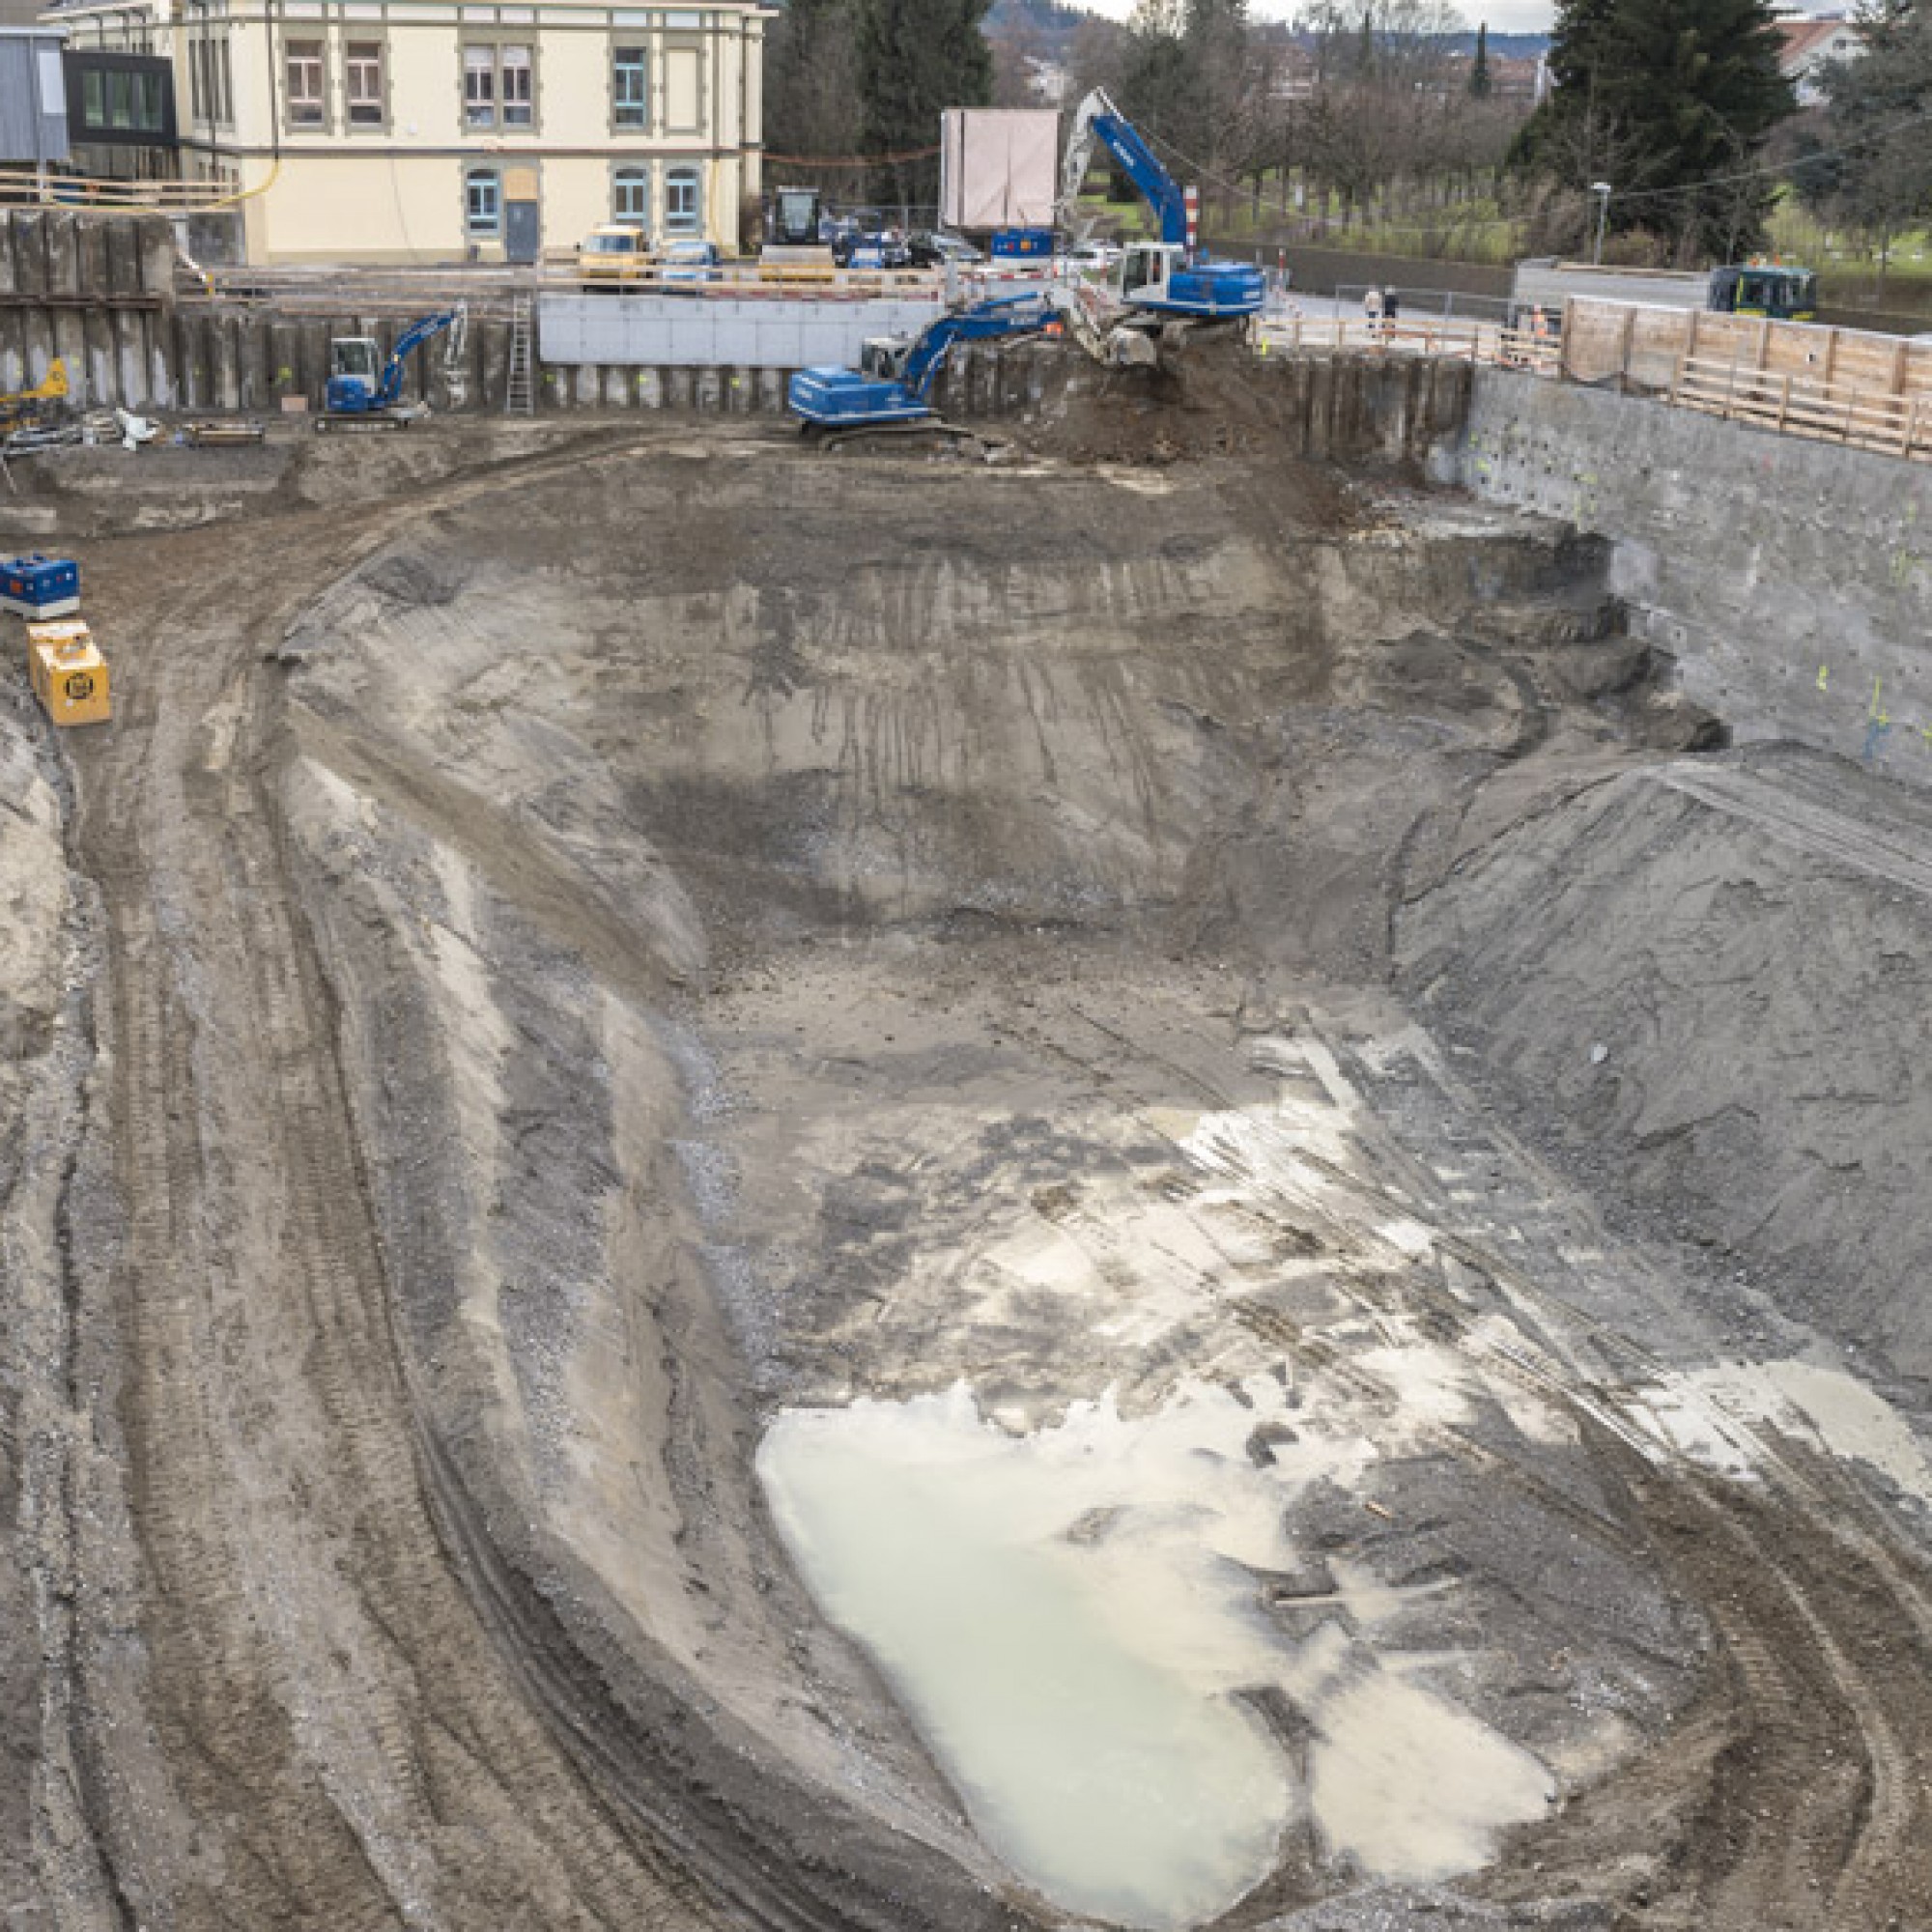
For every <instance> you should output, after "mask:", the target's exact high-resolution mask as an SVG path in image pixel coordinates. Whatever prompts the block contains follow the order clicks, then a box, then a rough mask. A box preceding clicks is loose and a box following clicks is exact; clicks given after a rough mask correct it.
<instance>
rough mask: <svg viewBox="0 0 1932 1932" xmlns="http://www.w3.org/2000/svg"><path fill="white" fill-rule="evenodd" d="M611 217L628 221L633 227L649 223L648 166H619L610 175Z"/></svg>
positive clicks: (648, 224)
mask: <svg viewBox="0 0 1932 1932" xmlns="http://www.w3.org/2000/svg"><path fill="white" fill-rule="evenodd" d="M611 220H612V221H628V222H629V223H630V224H631V226H632V227H634V228H648V227H649V226H650V225H651V171H650V169H649V168H619V169H618V170H617V172H616V173H615V174H614V175H612V176H611Z"/></svg>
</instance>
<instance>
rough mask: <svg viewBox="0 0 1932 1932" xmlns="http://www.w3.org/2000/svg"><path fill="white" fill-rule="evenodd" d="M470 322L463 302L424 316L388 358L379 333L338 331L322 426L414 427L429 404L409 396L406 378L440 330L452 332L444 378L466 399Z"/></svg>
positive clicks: (319, 425) (453, 391)
mask: <svg viewBox="0 0 1932 1932" xmlns="http://www.w3.org/2000/svg"><path fill="white" fill-rule="evenodd" d="M468 331H469V309H468V308H467V307H466V306H465V305H464V304H463V303H462V302H458V303H457V305H456V306H455V307H454V308H446V309H442V310H440V311H439V312H438V313H437V314H435V315H426V316H422V317H420V318H419V319H418V320H416V321H415V322H412V323H411V324H410V326H409V327H407V328H406V329H404V330H403V332H402V334H400V335H399V336H397V338H396V346H395V347H394V348H393V349H392V350H391V351H390V352H389V357H388V360H387V361H386V362H384V360H383V359H382V352H381V351H380V350H379V349H378V348H377V347H376V342H375V338H374V337H373V336H368V335H338V336H337V337H336V338H335V339H334V340H333V341H332V342H331V343H330V344H329V345H328V387H327V392H326V406H325V408H324V410H323V412H322V414H321V415H319V416H317V417H316V419H315V426H316V428H317V429H319V430H326V429H408V428H409V426H410V425H411V423H412V422H414V421H415V420H416V418H417V417H418V416H425V415H427V414H428V413H429V405H428V404H427V403H405V402H404V401H403V379H404V377H405V375H407V373H408V371H409V361H410V357H411V356H412V355H414V354H415V352H416V351H417V350H418V349H420V348H421V347H422V346H423V344H424V343H426V342H433V341H435V339H436V338H437V337H438V336H439V335H444V334H446V335H447V336H448V337H449V341H448V343H447V344H446V345H445V346H444V349H443V355H442V380H443V382H444V384H446V385H447V386H448V388H449V390H450V392H451V395H452V397H453V398H454V399H455V400H456V401H458V402H461V400H462V396H463V344H464V339H465V337H466V335H467V334H468Z"/></svg>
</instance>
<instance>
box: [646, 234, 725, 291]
mask: <svg viewBox="0 0 1932 1932" xmlns="http://www.w3.org/2000/svg"><path fill="white" fill-rule="evenodd" d="M719 262H720V256H719V253H718V244H717V242H715V241H668V242H666V243H665V246H664V251H663V253H662V254H660V255H659V257H658V266H659V268H660V270H662V273H661V275H660V279H661V280H662V281H663V282H664V284H665V286H666V287H667V288H670V287H681V286H687V285H689V284H690V283H693V282H715V281H717V280H718V278H719Z"/></svg>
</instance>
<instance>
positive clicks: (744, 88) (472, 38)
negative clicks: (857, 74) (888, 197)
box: [47, 0, 769, 263]
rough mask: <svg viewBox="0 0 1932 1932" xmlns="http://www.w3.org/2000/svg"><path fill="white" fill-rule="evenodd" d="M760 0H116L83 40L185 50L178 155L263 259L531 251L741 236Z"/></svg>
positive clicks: (79, 21) (428, 257) (758, 60)
mask: <svg viewBox="0 0 1932 1932" xmlns="http://www.w3.org/2000/svg"><path fill="white" fill-rule="evenodd" d="M768 17H769V10H767V9H765V8H763V7H761V6H760V5H759V4H758V0H705V4H703V5H699V6H689V7H613V6H601V7H600V6H582V5H575V4H569V5H567V4H563V0H525V4H523V5H521V6H497V5H476V4H473V0H114V4H107V5H83V6H77V7H72V8H63V9H62V10H61V11H60V12H59V13H57V14H50V15H48V16H47V18H48V19H49V20H50V21H58V22H59V23H60V24H61V25H62V26H64V27H66V28H67V30H68V35H69V45H70V46H71V48H72V49H73V50H74V51H75V52H87V51H90V50H99V51H102V52H109V53H112V52H121V53H148V54H158V55H161V56H163V57H165V58H166V59H168V60H169V61H170V62H171V64H172V67H173V71H174V76H175V88H176V107H177V125H178V128H179V138H180V143H181V172H182V174H183V175H184V177H185V178H186V179H188V180H198V181H209V182H212V183H219V184H226V185H229V186H230V187H232V188H235V189H238V190H243V191H245V190H252V189H259V190H260V191H259V192H254V193H246V194H245V195H244V198H243V199H242V200H241V201H240V202H239V203H238V205H237V209H236V219H237V222H238V224H239V236H240V241H241V251H242V252H244V253H245V259H246V260H248V261H249V262H252V263H268V262H300V261H328V262H415V263H427V262H449V261H460V260H463V259H465V258H466V257H470V258H476V259H481V260H485V261H503V260H511V261H534V260H536V259H538V257H539V256H540V254H542V253H543V252H544V251H547V250H548V251H552V252H561V251H567V250H569V249H571V248H574V247H575V245H576V243H577V242H578V241H580V240H581V239H582V236H583V235H584V234H586V233H587V232H588V231H589V230H590V229H591V228H593V227H595V226H596V225H597V224H598V223H599V222H604V221H634V222H638V223H640V224H641V225H643V226H645V227H646V228H648V229H649V231H650V233H651V235H652V236H653V238H655V239H663V240H675V239H677V238H678V237H683V236H689V237H695V238H698V239H704V240H709V241H716V242H718V243H719V244H720V245H721V246H723V247H725V248H731V247H735V245H736V243H737V240H738V231H739V212H740V207H741V204H742V203H743V202H744V201H745V200H746V199H747V198H748V197H749V198H752V199H755V198H756V196H757V194H758V191H759V172H760V170H759V162H760V146H761V142H762V139H763V99H762V87H763V46H764V22H765V20H766V19H767V18H768Z"/></svg>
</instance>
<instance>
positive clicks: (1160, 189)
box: [1058, 87, 1266, 322]
mask: <svg viewBox="0 0 1932 1932" xmlns="http://www.w3.org/2000/svg"><path fill="white" fill-rule="evenodd" d="M1096 143H1097V144H1098V145H1099V146H1100V147H1103V148H1105V149H1106V151H1107V153H1108V154H1109V155H1110V156H1112V158H1113V161H1114V165H1115V166H1116V167H1118V168H1119V169H1120V170H1121V172H1122V174H1124V175H1125V176H1126V178H1127V180H1128V181H1129V182H1131V183H1132V184H1133V185H1134V188H1135V190H1136V192H1138V193H1139V195H1140V197H1141V199H1142V200H1143V201H1145V202H1146V203H1147V204H1148V206H1149V207H1150V208H1151V210H1152V211H1153V214H1154V219H1155V220H1156V221H1157V222H1158V223H1159V224H1160V240H1159V241H1134V242H1130V243H1129V244H1128V245H1127V247H1126V249H1125V250H1124V252H1123V253H1122V258H1121V271H1120V280H1119V283H1118V284H1117V288H1116V293H1117V294H1118V295H1119V296H1120V298H1121V300H1122V302H1124V303H1125V304H1126V306H1127V308H1128V309H1129V310H1131V311H1132V312H1134V313H1135V314H1137V315H1139V316H1141V317H1143V318H1147V319H1149V320H1159V321H1169V320H1174V321H1191V322H1225V321H1233V320H1236V319H1237V318H1239V317H1242V316H1250V315H1259V314H1260V313H1261V307H1262V302H1263V299H1264V296H1265V294H1266V284H1265V283H1264V280H1263V277H1262V271H1261V270H1260V269H1258V268H1256V267H1255V266H1254V265H1253V264H1252V263H1249V262H1215V261H1210V260H1209V259H1208V257H1207V256H1205V255H1203V254H1202V253H1201V252H1200V250H1199V248H1198V247H1197V246H1196V243H1195V238H1194V234H1193V225H1194V224H1193V221H1192V219H1191V218H1190V215H1189V209H1188V199H1187V194H1186V191H1185V190H1184V189H1183V188H1182V187H1181V186H1180V185H1179V183H1178V182H1177V181H1176V180H1175V179H1174V177H1173V176H1172V175H1171V174H1169V173H1168V171H1167V170H1166V168H1164V167H1163V166H1162V165H1161V163H1160V160H1159V157H1158V156H1156V155H1155V154H1154V152H1153V150H1152V149H1151V147H1149V146H1148V144H1147V140H1146V138H1145V137H1144V136H1143V135H1142V133H1141V132H1140V130H1139V128H1136V127H1135V126H1134V125H1133V123H1132V122H1130V121H1129V120H1128V119H1127V118H1126V116H1125V115H1123V114H1122V112H1121V110H1120V109H1119V108H1118V107H1116V106H1115V105H1114V103H1113V101H1112V100H1111V99H1108V97H1107V94H1106V91H1105V90H1104V89H1102V88H1097V87H1096V88H1095V89H1094V92H1093V93H1092V94H1090V95H1089V96H1088V97H1087V98H1086V99H1085V100H1083V101H1082V102H1081V103H1080V105H1079V107H1078V109H1077V110H1076V111H1075V113H1074V116H1073V131H1072V133H1071V134H1069V135H1068V136H1067V141H1066V153H1065V157H1064V158H1063V159H1062V162H1061V168H1060V206H1059V210H1058V213H1059V217H1060V226H1061V227H1062V228H1067V227H1069V226H1070V222H1071V217H1072V215H1073V213H1074V210H1075V209H1076V208H1077V207H1078V206H1079V202H1080V188H1081V184H1082V183H1084V182H1085V181H1086V179H1087V170H1088V168H1089V167H1091V166H1092V165H1093V160H1094V146H1095V144H1096Z"/></svg>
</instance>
